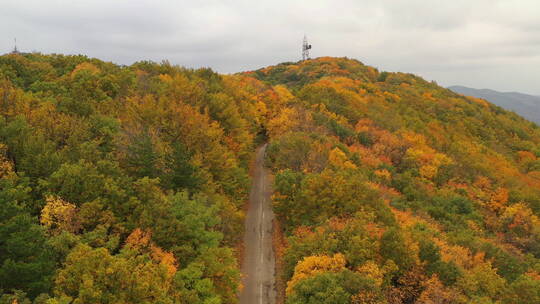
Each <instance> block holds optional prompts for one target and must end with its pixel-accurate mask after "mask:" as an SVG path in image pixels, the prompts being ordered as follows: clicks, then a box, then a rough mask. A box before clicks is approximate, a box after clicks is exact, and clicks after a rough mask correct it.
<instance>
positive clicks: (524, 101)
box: [448, 86, 540, 124]
mask: <svg viewBox="0 0 540 304" xmlns="http://www.w3.org/2000/svg"><path fill="white" fill-rule="evenodd" d="M448 89H450V90H452V91H454V92H456V93H459V94H463V95H467V96H474V97H477V98H482V99H485V100H488V101H490V102H492V103H494V104H496V105H498V106H500V107H503V108H505V109H507V110H511V111H514V112H516V113H517V114H519V115H521V116H523V117H525V118H527V119H528V120H530V121H533V122H536V123H537V124H540V97H539V96H533V95H527V94H523V93H517V92H498V91H494V90H488V89H472V88H467V87H463V86H451V87H448Z"/></svg>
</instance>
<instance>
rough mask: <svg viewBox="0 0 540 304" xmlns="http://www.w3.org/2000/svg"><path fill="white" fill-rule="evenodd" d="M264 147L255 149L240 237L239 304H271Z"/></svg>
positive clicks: (272, 281)
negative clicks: (240, 278) (240, 289)
mask: <svg viewBox="0 0 540 304" xmlns="http://www.w3.org/2000/svg"><path fill="white" fill-rule="evenodd" d="M265 151H266V144H265V145H263V146H261V147H260V148H259V149H258V150H257V156H256V159H255V165H254V168H253V169H254V170H253V184H252V185H251V192H250V196H249V208H248V212H247V215H246V223H245V225H246V231H245V234H244V247H245V252H244V261H243V264H242V284H243V286H244V288H243V289H242V291H241V292H240V304H267V303H270V304H274V303H275V301H276V290H275V279H274V277H275V264H276V261H275V256H274V248H273V245H272V229H273V228H272V221H273V219H274V214H273V212H272V206H271V200H270V195H271V193H272V190H271V187H270V183H269V180H268V178H267V176H268V172H267V170H268V169H266V168H265V167H264V156H265Z"/></svg>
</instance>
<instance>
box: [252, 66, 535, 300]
mask: <svg viewBox="0 0 540 304" xmlns="http://www.w3.org/2000/svg"><path fill="white" fill-rule="evenodd" d="M245 75H247V76H249V77H255V78H257V79H259V80H261V81H263V82H266V83H268V84H271V85H273V86H274V90H276V91H277V93H278V94H279V95H280V96H282V98H281V103H280V104H279V105H275V106H274V107H276V108H279V110H277V111H275V112H274V113H273V114H272V115H273V116H272V117H270V118H269V121H268V122H267V125H266V129H267V134H268V136H269V140H270V145H269V147H268V154H269V164H270V166H271V167H272V168H273V170H274V173H275V175H276V177H275V185H274V189H275V191H276V193H275V194H274V207H275V212H276V214H277V216H278V218H279V219H280V220H281V222H282V226H284V227H285V228H284V229H285V233H286V235H287V239H286V241H285V242H284V243H283V244H282V246H283V247H284V248H282V249H280V250H277V251H278V252H284V253H283V255H282V259H283V263H284V271H283V272H284V273H283V279H284V280H285V281H288V283H287V289H286V296H287V303H328V302H325V299H331V300H330V302H331V303H535V302H538V301H540V289H539V287H540V280H539V279H540V276H539V271H540V264H539V261H540V260H539V258H540V221H539V218H538V215H539V213H540V159H539V158H538V157H539V156H540V129H539V128H538V126H536V125H535V124H533V123H530V122H528V121H526V120H524V119H523V118H521V117H519V116H517V115H515V114H513V113H510V112H507V111H505V110H503V109H501V108H500V107H498V106H495V105H493V104H491V103H488V102H486V101H484V100H482V99H477V98H474V97H464V96H462V95H458V94H456V93H454V92H452V91H450V90H448V89H445V88H442V87H439V86H437V85H436V84H435V83H430V82H426V81H424V80H423V79H421V78H419V77H417V76H414V75H410V74H403V73H386V72H379V71H377V70H376V69H374V68H371V67H369V66H365V65H363V64H362V63H360V62H358V61H355V60H349V59H346V58H317V59H314V60H308V61H304V62H298V63H285V64H280V65H277V66H272V67H267V68H264V69H260V70H257V71H254V72H248V73H246V74H245ZM326 301H328V300H326Z"/></svg>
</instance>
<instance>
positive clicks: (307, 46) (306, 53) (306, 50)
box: [302, 35, 311, 61]
mask: <svg viewBox="0 0 540 304" xmlns="http://www.w3.org/2000/svg"><path fill="white" fill-rule="evenodd" d="M309 50H311V44H308V41H307V37H306V35H304V42H303V43H302V61H303V60H306V59H309Z"/></svg>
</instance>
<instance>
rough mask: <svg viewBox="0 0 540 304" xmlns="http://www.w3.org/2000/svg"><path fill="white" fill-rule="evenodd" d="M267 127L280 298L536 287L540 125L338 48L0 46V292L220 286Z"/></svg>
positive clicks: (81, 294)
mask: <svg viewBox="0 0 540 304" xmlns="http://www.w3.org/2000/svg"><path fill="white" fill-rule="evenodd" d="M265 143H268V146H267V149H266V159H265V165H266V167H268V168H269V169H270V170H271V172H272V176H271V180H272V185H273V186H272V188H273V195H272V206H273V210H274V213H275V214H276V221H275V224H274V229H275V231H274V235H275V237H274V238H275V239H274V247H275V248H274V250H275V254H276V260H277V268H276V269H277V277H276V282H277V283H276V288H277V291H278V294H279V296H278V302H281V303H285V304H301V303H309V304H318V303H328V304H341V303H355V304H361V303H362V304H384V303H389V304H398V303H406V304H409V303H410V304H412V303H418V304H435V303H440V304H450V303H478V304H490V303H500V304H511V303H540V218H539V217H540V127H539V126H538V125H536V124H534V123H532V122H529V121H527V120H525V119H523V118H521V117H519V116H518V115H516V114H514V113H512V112H508V111H505V110H503V109H502V108H500V107H498V106H495V105H493V104H491V103H489V102H487V101H485V100H482V99H477V98H473V97H467V96H462V95H458V94H456V93H453V92H452V91H450V90H447V89H445V88H442V87H440V86H438V85H437V84H436V83H435V82H427V81H425V80H423V79H422V78H420V77H417V76H415V75H412V74H405V73H389V72H383V71H379V70H378V69H376V68H373V67H370V66H367V65H364V64H362V63H361V62H359V61H357V60H353V59H348V58H333V57H321V58H317V59H310V60H305V61H300V62H288V63H282V64H278V65H275V66H270V67H266V68H262V69H259V70H255V71H250V72H244V73H238V74H230V75H222V74H218V73H216V72H214V71H212V70H211V69H208V68H203V69H187V68H182V67H179V66H175V65H171V64H169V63H168V62H162V63H154V62H150V61H141V62H137V63H134V64H132V65H129V66H123V65H116V64H113V63H110V62H104V61H101V60H98V59H92V58H88V57H86V56H80V55H79V56H68V55H41V54H38V53H31V54H9V55H4V56H0V303H1V304H4V303H5V304H12V303H19V304H23V303H24V304H30V303H34V304H68V303H74V304H82V303H163V304H166V303H185V304H188V303H189V304H220V303H222V304H229V303H237V302H238V292H239V290H241V288H242V287H243V286H242V284H241V272H240V265H241V261H242V259H243V254H242V253H243V250H242V248H243V247H242V236H243V233H244V219H245V214H246V208H247V205H248V204H247V202H248V197H249V189H250V185H251V183H252V178H251V175H250V168H251V167H252V164H253V160H254V157H255V151H256V149H257V147H260V146H261V145H263V144H265Z"/></svg>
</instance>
